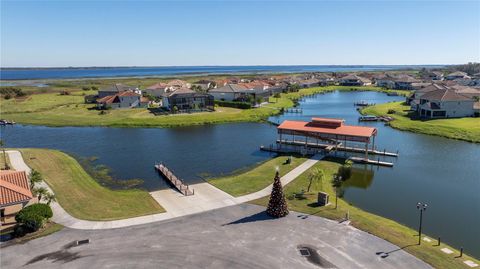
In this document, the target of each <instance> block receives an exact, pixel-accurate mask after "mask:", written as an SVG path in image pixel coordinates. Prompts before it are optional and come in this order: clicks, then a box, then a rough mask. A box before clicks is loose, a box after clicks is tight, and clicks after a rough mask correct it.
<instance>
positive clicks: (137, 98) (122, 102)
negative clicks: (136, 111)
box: [97, 91, 149, 109]
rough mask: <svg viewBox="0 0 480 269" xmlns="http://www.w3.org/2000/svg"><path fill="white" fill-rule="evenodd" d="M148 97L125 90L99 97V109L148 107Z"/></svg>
mask: <svg viewBox="0 0 480 269" xmlns="http://www.w3.org/2000/svg"><path fill="white" fill-rule="evenodd" d="M148 102H149V101H148V99H146V98H144V97H142V96H141V95H140V94H138V93H135V92H132V91H124V92H120V93H117V94H114V95H108V96H105V97H103V98H99V99H97V108H98V109H107V108H112V109H118V108H139V107H147V105H148Z"/></svg>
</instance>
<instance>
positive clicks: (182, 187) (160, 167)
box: [155, 163, 195, 196]
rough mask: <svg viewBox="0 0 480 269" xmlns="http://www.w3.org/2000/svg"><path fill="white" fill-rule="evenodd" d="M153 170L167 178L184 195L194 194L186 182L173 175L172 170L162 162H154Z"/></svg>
mask: <svg viewBox="0 0 480 269" xmlns="http://www.w3.org/2000/svg"><path fill="white" fill-rule="evenodd" d="M155 170H157V171H158V172H159V173H160V174H162V176H163V177H165V178H166V179H167V181H168V182H170V184H172V185H173V186H174V187H175V188H176V189H177V190H178V191H179V192H181V193H182V194H183V195H185V196H189V195H194V194H195V191H194V190H193V189H190V188H189V187H188V185H187V184H185V183H184V182H183V180H181V179H180V178H178V177H177V176H175V175H174V174H173V172H172V171H171V170H170V169H168V168H167V167H166V166H165V165H164V164H163V163H160V164H155Z"/></svg>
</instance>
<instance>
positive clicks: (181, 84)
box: [167, 79, 191, 89]
mask: <svg viewBox="0 0 480 269" xmlns="http://www.w3.org/2000/svg"><path fill="white" fill-rule="evenodd" d="M167 86H168V87H169V88H170V89H180V88H188V89H189V88H190V87H191V85H190V83H188V82H186V81H183V80H180V79H174V80H171V81H169V82H168V83H167Z"/></svg>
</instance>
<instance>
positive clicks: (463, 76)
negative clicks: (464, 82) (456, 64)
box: [445, 71, 470, 80]
mask: <svg viewBox="0 0 480 269" xmlns="http://www.w3.org/2000/svg"><path fill="white" fill-rule="evenodd" d="M445 79H446V80H455V79H470V77H469V76H468V74H467V73H465V72H461V71H456V72H453V73H450V74H448V75H446V76H445Z"/></svg>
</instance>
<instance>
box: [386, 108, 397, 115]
mask: <svg viewBox="0 0 480 269" xmlns="http://www.w3.org/2000/svg"><path fill="white" fill-rule="evenodd" d="M395 113H397V111H395V109H389V110H388V111H387V114H395Z"/></svg>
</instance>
